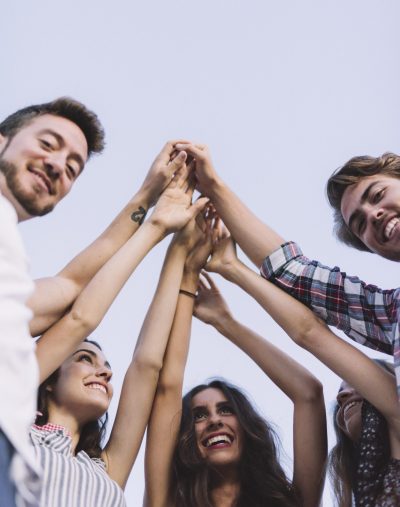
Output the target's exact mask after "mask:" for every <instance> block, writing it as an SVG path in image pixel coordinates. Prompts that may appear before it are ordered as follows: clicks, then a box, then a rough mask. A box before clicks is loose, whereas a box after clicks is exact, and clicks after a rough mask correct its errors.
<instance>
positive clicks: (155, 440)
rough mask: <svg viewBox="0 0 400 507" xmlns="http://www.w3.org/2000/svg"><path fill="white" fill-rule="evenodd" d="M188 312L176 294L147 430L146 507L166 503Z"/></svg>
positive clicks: (185, 285)
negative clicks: (168, 337) (175, 306)
mask: <svg viewBox="0 0 400 507" xmlns="http://www.w3.org/2000/svg"><path fill="white" fill-rule="evenodd" d="M181 288H182V289H183V290H186V291H188V292H192V291H193V289H194V288H195V287H194V280H193V279H188V278H187V277H186V276H184V277H183V279H182V284H181ZM196 288H197V287H196ZM192 312H193V298H192V297H191V296H188V295H187V294H182V293H180V294H179V298H178V304H177V308H176V313H175V318H174V323H173V326H172V329H171V335H170V339H169V342H168V348H167V351H166V354H165V359H164V365H163V369H162V371H161V375H160V379H159V383H158V387H157V393H156V397H155V399H154V403H153V409H152V413H151V418H150V422H149V426H148V430H147V441H146V455H145V476H146V494H145V505H146V507H160V506H163V507H164V506H166V505H168V501H169V494H170V478H171V467H172V457H173V453H174V449H175V445H176V438H177V435H178V431H179V426H180V418H181V416H180V414H181V410H182V384H183V376H184V369H185V365H186V360H187V355H188V349H189V335H190V325H191V318H192Z"/></svg>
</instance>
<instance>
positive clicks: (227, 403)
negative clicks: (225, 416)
mask: <svg viewBox="0 0 400 507" xmlns="http://www.w3.org/2000/svg"><path fill="white" fill-rule="evenodd" d="M229 404H230V402H229V401H228V400H226V401H219V402H218V403H217V408H220V407H223V406H224V405H229ZM201 409H207V405H196V406H195V407H193V408H192V410H201Z"/></svg>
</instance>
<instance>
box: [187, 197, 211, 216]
mask: <svg viewBox="0 0 400 507" xmlns="http://www.w3.org/2000/svg"><path fill="white" fill-rule="evenodd" d="M207 203H208V197H199V199H197V201H196V202H195V203H194V204H192V205H191V207H190V208H189V210H190V213H191V218H193V217H195V216H197V215H198V214H199V213H200V211H201V210H202V209H203V208H204V206H205V205H206V204H207Z"/></svg>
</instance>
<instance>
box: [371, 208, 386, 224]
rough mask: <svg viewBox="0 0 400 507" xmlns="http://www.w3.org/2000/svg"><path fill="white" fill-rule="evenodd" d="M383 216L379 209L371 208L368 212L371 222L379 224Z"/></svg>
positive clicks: (381, 210) (382, 211)
mask: <svg viewBox="0 0 400 507" xmlns="http://www.w3.org/2000/svg"><path fill="white" fill-rule="evenodd" d="M383 216H384V210H383V209H382V208H381V207H375V208H372V209H371V211H370V217H371V219H372V221H373V222H379V221H380V220H381V219H382V218H383Z"/></svg>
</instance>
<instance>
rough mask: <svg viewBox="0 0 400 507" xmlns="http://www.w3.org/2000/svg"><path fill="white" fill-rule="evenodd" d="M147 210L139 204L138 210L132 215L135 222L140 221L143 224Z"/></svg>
mask: <svg viewBox="0 0 400 507" xmlns="http://www.w3.org/2000/svg"><path fill="white" fill-rule="evenodd" d="M146 215H147V211H146V210H145V209H144V208H143V206H139V209H138V210H137V211H134V212H133V213H132V215H131V219H132V220H133V221H134V222H138V223H139V225H142V223H143V222H144V219H145V218H146Z"/></svg>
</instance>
